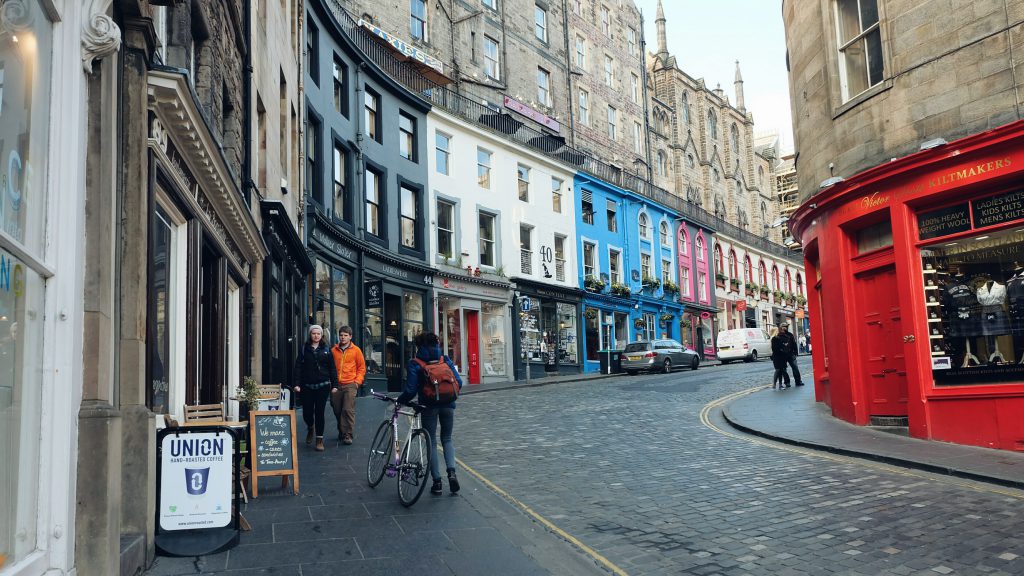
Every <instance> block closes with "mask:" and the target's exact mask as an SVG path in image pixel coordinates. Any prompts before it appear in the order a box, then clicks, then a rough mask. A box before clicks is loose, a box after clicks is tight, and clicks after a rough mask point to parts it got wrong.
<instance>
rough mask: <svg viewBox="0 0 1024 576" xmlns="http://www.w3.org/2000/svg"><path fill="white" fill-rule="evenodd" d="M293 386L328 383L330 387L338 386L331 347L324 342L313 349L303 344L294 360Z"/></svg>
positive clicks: (336, 369)
mask: <svg viewBox="0 0 1024 576" xmlns="http://www.w3.org/2000/svg"><path fill="white" fill-rule="evenodd" d="M293 374H295V385H296V386H307V385H309V384H319V383H320V382H328V383H330V385H331V387H332V388H333V387H336V386H337V385H338V368H337V367H336V366H335V365H334V356H333V355H332V354H331V347H330V346H328V345H327V344H326V343H325V342H321V343H320V346H317V347H316V348H313V347H312V346H310V345H309V344H304V345H303V346H302V350H300V351H299V356H298V358H296V359H295V371H294V372H293Z"/></svg>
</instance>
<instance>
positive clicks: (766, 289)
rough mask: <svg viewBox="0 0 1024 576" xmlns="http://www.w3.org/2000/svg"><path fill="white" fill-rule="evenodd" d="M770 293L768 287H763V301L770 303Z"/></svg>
mask: <svg viewBox="0 0 1024 576" xmlns="http://www.w3.org/2000/svg"><path fill="white" fill-rule="evenodd" d="M770 293H771V290H770V289H769V288H768V286H767V285H765V286H761V300H764V301H766V302H767V301H768V294H770Z"/></svg>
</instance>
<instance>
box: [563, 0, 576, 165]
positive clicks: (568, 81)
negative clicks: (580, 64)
mask: <svg viewBox="0 0 1024 576" xmlns="http://www.w3.org/2000/svg"><path fill="white" fill-rule="evenodd" d="M562 36H563V37H564V38H565V86H566V89H567V90H568V93H567V94H566V100H567V104H568V105H569V106H568V107H569V145H570V146H572V147H573V148H575V147H576V118H575V115H574V114H573V111H572V100H573V98H572V96H573V90H572V56H571V54H570V52H569V11H568V10H566V9H565V0H562Z"/></svg>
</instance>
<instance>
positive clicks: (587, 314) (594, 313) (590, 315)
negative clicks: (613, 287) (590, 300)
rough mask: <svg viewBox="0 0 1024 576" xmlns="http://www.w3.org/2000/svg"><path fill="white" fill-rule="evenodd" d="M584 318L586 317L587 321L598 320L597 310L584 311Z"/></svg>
mask: <svg viewBox="0 0 1024 576" xmlns="http://www.w3.org/2000/svg"><path fill="white" fill-rule="evenodd" d="M583 316H585V317H586V318H587V320H594V319H595V318H597V308H587V309H586V310H584V311H583Z"/></svg>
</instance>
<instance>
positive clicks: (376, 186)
mask: <svg viewBox="0 0 1024 576" xmlns="http://www.w3.org/2000/svg"><path fill="white" fill-rule="evenodd" d="M365 172H366V232H367V233H369V234H373V235H374V236H380V235H381V219H382V217H383V214H382V212H381V199H382V196H383V194H381V184H382V182H383V178H381V175H380V174H379V173H378V172H377V171H376V170H374V169H372V168H369V167H367V168H366V170H365Z"/></svg>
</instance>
